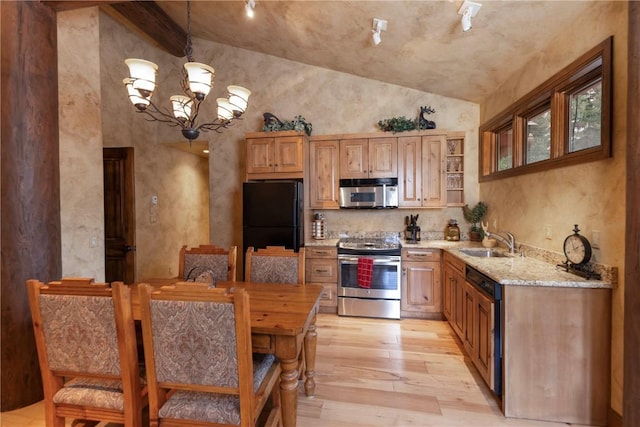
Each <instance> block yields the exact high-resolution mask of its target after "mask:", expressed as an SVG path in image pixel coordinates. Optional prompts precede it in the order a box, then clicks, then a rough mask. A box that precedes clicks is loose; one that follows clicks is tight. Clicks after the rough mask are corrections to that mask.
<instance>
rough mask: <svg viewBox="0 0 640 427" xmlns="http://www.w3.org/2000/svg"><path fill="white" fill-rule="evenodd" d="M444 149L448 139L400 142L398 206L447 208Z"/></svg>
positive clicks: (414, 138) (434, 137)
mask: <svg viewBox="0 0 640 427" xmlns="http://www.w3.org/2000/svg"><path fill="white" fill-rule="evenodd" d="M445 146H446V136H445V135H428V136H408V137H400V138H398V189H399V193H400V196H399V198H398V206H400V207H427V208H441V207H445V206H446V205H447V186H446V181H445V169H444V163H445V148H446V147H445Z"/></svg>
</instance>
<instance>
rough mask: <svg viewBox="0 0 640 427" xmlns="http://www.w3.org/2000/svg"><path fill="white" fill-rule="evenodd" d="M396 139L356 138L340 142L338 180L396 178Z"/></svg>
mask: <svg viewBox="0 0 640 427" xmlns="http://www.w3.org/2000/svg"><path fill="white" fill-rule="evenodd" d="M397 176H398V139H397V138H391V137H389V138H371V139H370V138H356V139H343V140H341V141H340V178H341V179H345V178H347V179H350V178H396V177H397Z"/></svg>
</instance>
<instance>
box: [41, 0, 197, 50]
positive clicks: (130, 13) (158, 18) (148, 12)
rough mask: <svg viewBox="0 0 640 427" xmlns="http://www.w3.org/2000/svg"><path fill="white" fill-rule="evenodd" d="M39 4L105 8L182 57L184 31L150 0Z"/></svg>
mask: <svg viewBox="0 0 640 427" xmlns="http://www.w3.org/2000/svg"><path fill="white" fill-rule="evenodd" d="M42 3H44V4H46V5H47V6H49V7H51V8H52V9H54V10H55V11H57V12H59V11H65V10H72V9H79V8H83V7H92V6H100V7H103V8H105V9H106V8H108V9H110V10H111V11H113V12H115V13H116V14H117V15H119V17H122V18H124V20H125V21H126V23H128V24H130V25H131V26H132V27H134V29H136V30H138V31H140V32H141V33H143V34H145V35H146V36H148V37H149V38H150V39H151V40H152V41H153V42H155V43H156V44H157V45H158V46H159V47H160V48H162V49H164V50H166V51H167V52H169V53H170V54H171V55H174V56H177V57H183V56H185V53H184V48H185V46H186V44H187V33H186V31H184V30H183V29H182V27H180V26H179V25H178V24H177V23H176V22H175V21H174V20H173V19H171V18H170V17H169V15H167V14H166V13H165V11H164V10H162V9H161V8H160V6H158V5H157V3H156V2H154V1H138V0H136V1H122V0H120V1H111V0H102V1H98V0H78V1H71V0H67V1H42Z"/></svg>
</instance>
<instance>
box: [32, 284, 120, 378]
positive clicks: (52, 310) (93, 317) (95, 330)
mask: <svg viewBox="0 0 640 427" xmlns="http://www.w3.org/2000/svg"><path fill="white" fill-rule="evenodd" d="M40 308H41V315H42V329H43V330H44V336H45V340H46V341H47V342H48V343H50V344H49V345H48V346H47V358H48V360H49V366H50V367H51V369H52V370H58V371H69V372H78V373H93V374H106V375H116V376H117V375H120V356H119V353H118V334H117V333H116V320H115V312H114V308H113V300H112V299H111V298H108V297H92V296H75V295H40ZM51 343H64V345H51Z"/></svg>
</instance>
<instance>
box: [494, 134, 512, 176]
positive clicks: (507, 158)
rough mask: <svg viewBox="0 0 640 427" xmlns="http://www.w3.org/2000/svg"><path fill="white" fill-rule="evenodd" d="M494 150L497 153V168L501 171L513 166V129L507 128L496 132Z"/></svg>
mask: <svg viewBox="0 0 640 427" xmlns="http://www.w3.org/2000/svg"><path fill="white" fill-rule="evenodd" d="M496 152H497V155H498V170H499V171H503V170H507V169H511V168H512V167H513V129H512V128H507V129H503V130H501V131H499V132H498V141H497V147H496Z"/></svg>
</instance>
